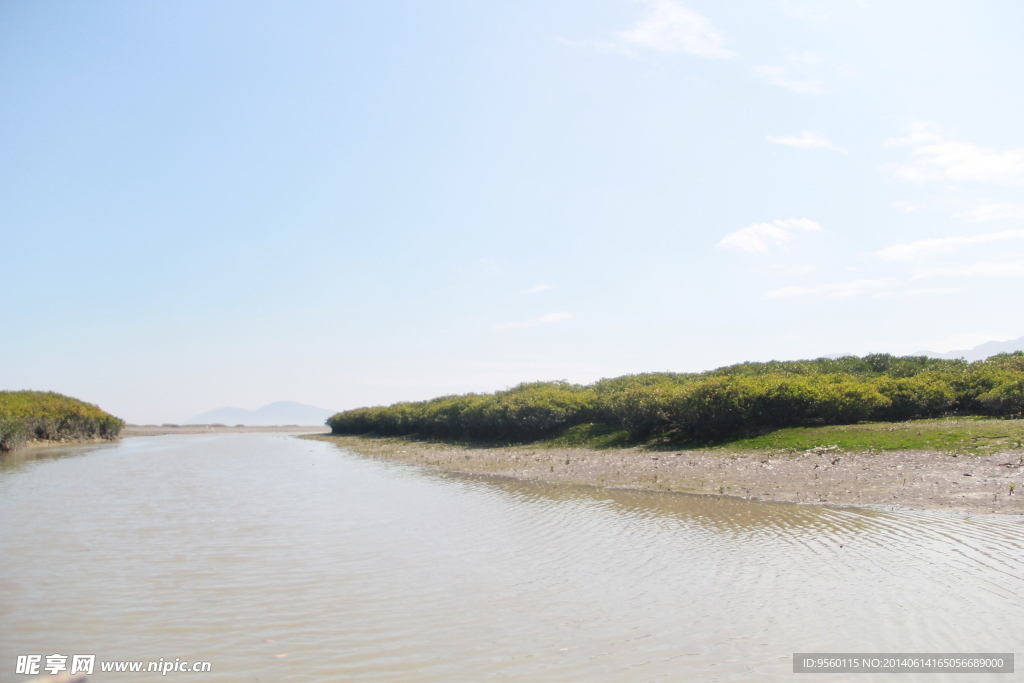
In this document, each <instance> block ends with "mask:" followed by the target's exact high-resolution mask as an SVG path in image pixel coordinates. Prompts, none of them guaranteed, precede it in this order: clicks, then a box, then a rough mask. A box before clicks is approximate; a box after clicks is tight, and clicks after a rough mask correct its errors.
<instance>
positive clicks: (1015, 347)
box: [914, 337, 1024, 361]
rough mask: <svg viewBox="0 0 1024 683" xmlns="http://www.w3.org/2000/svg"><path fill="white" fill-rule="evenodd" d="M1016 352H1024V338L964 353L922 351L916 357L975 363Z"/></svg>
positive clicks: (966, 350) (993, 342) (977, 347)
mask: <svg viewBox="0 0 1024 683" xmlns="http://www.w3.org/2000/svg"><path fill="white" fill-rule="evenodd" d="M1014 351H1024V337H1021V338H1019V339H1011V340H1010V341H990V342H985V343H984V344H979V345H978V346H975V347H974V348H973V349H965V350H963V351H948V352H946V353H935V352H934V351H921V352H920V353H916V354H914V355H915V356H930V357H931V358H963V359H965V360H969V361H975V360H985V359H986V358H988V357H989V356H994V355H996V354H998V353H1013V352H1014Z"/></svg>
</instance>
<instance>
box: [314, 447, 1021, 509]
mask: <svg viewBox="0 0 1024 683" xmlns="http://www.w3.org/2000/svg"><path fill="white" fill-rule="evenodd" d="M310 438H316V439H323V440H325V441H330V442H332V443H336V444H338V445H339V446H341V447H343V448H346V449H348V450H351V451H354V452H356V453H359V454H362V455H365V456H368V457H372V458H382V459H388V460H402V461H405V462H411V463H416V464H419V465H426V466H429V467H438V468H441V469H445V470H449V471H453V472H462V473H466V474H489V475H498V476H506V477H515V478H517V479H524V480H532V481H542V482H549V483H565V484H584V485H592V486H605V487H614V488H624V489H639V490H650V491H665V492H679V493H690V494H701V495H726V496H733V497H739V498H746V499H752V500H771V501H786V502H794V503H831V504H836V505H863V506H868V505H870V506H877V505H884V506H898V507H906V508H915V509H923V510H947V511H955V512H968V513H1002V514H1024V450H1019V449H1018V450H1008V451H1004V452H1000V453H998V454H995V455H988V456H964V455H959V456H957V455H950V454H945V453H939V452H931V451H886V452H873V453H866V452H864V453H857V452H845V451H840V450H829V449H812V450H810V451H806V452H802V453H796V454H789V453H787V454H768V453H764V452H760V453H759V452H753V453H739V454H737V453H732V452H726V451H718V450H694V451H689V450H688V451H677V452H671V451H669V452H656V451H649V450H643V449H635V448H630V449H607V450H589V449H581V448H540V447H536V448H534V447H529V446H520V447H502V448H472V447H471V448H464V447H457V446H452V445H448V444H442V443H431V442H422V441H412V440H406V439H387V438H367V437H355V436H329V435H321V436H313V437H310Z"/></svg>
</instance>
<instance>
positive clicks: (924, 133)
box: [886, 122, 1024, 185]
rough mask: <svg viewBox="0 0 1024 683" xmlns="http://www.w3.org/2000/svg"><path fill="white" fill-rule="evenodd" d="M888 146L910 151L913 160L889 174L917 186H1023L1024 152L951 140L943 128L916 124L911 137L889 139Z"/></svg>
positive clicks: (912, 128) (912, 127)
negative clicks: (944, 182)
mask: <svg viewBox="0 0 1024 683" xmlns="http://www.w3.org/2000/svg"><path fill="white" fill-rule="evenodd" d="M886 144H887V145H888V146H907V147H910V148H911V152H910V154H911V157H912V158H911V161H910V162H909V163H906V164H896V165H893V166H890V167H889V171H890V172H891V173H892V174H893V175H894V176H895V177H897V178H900V179H902V180H909V181H910V182H914V183H926V182H932V181H940V180H947V181H949V180H952V181H967V182H976V183H987V184H992V185H1024V149H1014V150H1007V151H998V150H992V149H985V148H983V147H979V146H977V145H974V144H971V143H968V142H957V141H955V140H951V139H949V137H948V136H947V135H946V134H945V133H944V132H943V131H942V129H941V128H939V127H938V126H936V125H935V124H930V123H920V122H919V123H915V124H913V125H912V126H911V132H910V135H908V136H907V137H905V138H898V139H893V140H889V141H887V143H886Z"/></svg>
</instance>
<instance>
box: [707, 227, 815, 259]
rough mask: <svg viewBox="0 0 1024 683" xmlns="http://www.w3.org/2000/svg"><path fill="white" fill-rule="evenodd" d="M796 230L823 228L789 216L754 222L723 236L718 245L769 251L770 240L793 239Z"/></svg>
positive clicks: (778, 243) (781, 241)
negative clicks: (782, 218)
mask: <svg viewBox="0 0 1024 683" xmlns="http://www.w3.org/2000/svg"><path fill="white" fill-rule="evenodd" d="M795 230H803V231H806V232H813V231H816V230H821V226H820V225H818V224H817V223H815V222H814V221H812V220H808V219H806V218H787V219H785V220H775V221H772V222H771V223H754V224H753V225H748V226H747V227H745V228H740V229H739V230H737V231H735V232H730V233H729V234H728V235H726V236H725V237H723V238H722V241H721V242H719V243H718V245H717V246H719V247H722V248H723V249H739V250H741V251H746V252H751V253H753V252H761V253H767V252H768V251H769V244H768V243H769V242H773V243H775V244H776V245H780V244H784V243H785V242H788V241H790V240H792V239H793V237H794V236H795V233H794V231H795Z"/></svg>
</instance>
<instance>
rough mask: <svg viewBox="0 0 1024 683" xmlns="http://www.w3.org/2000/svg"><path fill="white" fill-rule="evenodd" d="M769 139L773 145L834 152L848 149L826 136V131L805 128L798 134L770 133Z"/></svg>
mask: <svg viewBox="0 0 1024 683" xmlns="http://www.w3.org/2000/svg"><path fill="white" fill-rule="evenodd" d="M767 140H768V142H770V143H772V144H773V145H786V146H788V147H799V148H800V149H830V150H832V151H833V152H844V153H845V152H846V149H844V148H843V147H839V146H838V145H836V144H834V143H833V142H832V141H831V140H829V139H828V138H827V137H825V134H824V133H815V132H812V131H809V130H805V131H804V132H803V133H801V134H800V135H798V136H797V135H790V136H775V135H769V136H768V137H767Z"/></svg>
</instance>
